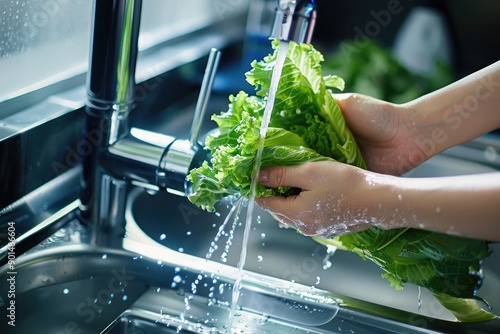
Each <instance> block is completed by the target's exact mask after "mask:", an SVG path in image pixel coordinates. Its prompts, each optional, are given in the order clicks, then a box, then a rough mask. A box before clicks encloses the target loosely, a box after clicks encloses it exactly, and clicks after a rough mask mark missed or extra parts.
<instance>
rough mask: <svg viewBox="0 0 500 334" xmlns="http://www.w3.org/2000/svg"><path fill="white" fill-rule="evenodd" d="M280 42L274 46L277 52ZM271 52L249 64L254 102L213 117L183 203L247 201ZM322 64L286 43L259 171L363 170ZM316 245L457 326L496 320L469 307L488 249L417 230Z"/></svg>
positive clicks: (236, 103)
mask: <svg viewBox="0 0 500 334" xmlns="http://www.w3.org/2000/svg"><path fill="white" fill-rule="evenodd" d="M277 47H278V42H277V41H273V48H274V49H275V50H276V49H277ZM276 58H277V51H275V52H274V54H272V55H269V56H267V57H265V58H264V59H263V60H261V61H254V62H253V63H252V70H251V71H249V72H248V73H246V78H247V81H248V82H249V83H250V84H252V85H253V86H254V87H255V89H256V93H255V95H249V94H247V93H244V92H239V93H238V94H237V95H231V96H230V97H229V102H230V103H229V107H228V110H227V111H226V112H222V113H221V114H219V115H214V116H213V117H212V119H213V120H214V121H215V122H216V123H217V126H218V128H217V130H216V131H215V132H213V133H212V134H210V135H209V136H208V137H207V139H206V143H205V145H206V146H205V147H206V149H208V150H210V153H211V155H212V158H211V160H210V162H207V161H205V162H204V163H203V165H202V166H201V167H200V168H197V169H194V170H192V171H191V173H190V175H189V176H188V179H189V180H190V181H191V183H192V194H191V195H190V196H189V200H190V201H191V202H192V203H194V204H196V205H197V206H199V207H201V208H203V209H205V210H208V211H213V210H214V204H215V203H216V202H217V201H219V200H220V199H222V198H225V197H227V196H230V195H240V194H241V195H242V196H244V197H249V195H250V184H251V176H252V175H251V174H252V171H253V165H254V162H255V154H256V151H257V146H258V143H259V138H260V125H261V122H262V118H263V113H264V109H265V105H266V101H267V94H268V92H269V87H270V82H271V75H272V71H273V68H274V64H275V62H276ZM322 61H323V56H322V55H321V53H319V52H318V51H317V50H315V49H314V47H313V46H312V45H308V44H300V45H299V44H296V43H293V42H292V43H290V45H289V50H288V53H287V57H286V60H285V64H284V67H283V72H282V75H281V78H280V82H279V85H278V90H277V94H276V100H275V105H274V107H273V112H272V116H271V120H270V124H269V130H268V131H267V134H266V137H265V141H264V150H263V154H262V164H261V166H278V165H279V166H290V165H297V164H301V163H304V162H308V161H322V160H336V161H339V162H343V163H347V164H351V165H354V166H357V167H360V168H366V165H365V163H364V161H363V159H362V156H361V153H360V151H359V149H358V146H357V145H356V143H355V140H354V137H353V135H352V133H351V132H350V131H349V129H348V128H347V127H346V124H345V121H344V118H343V116H342V113H341V111H340V109H339V107H338V106H337V104H336V103H335V100H334V99H333V96H332V91H331V89H335V90H340V91H341V90H343V89H344V81H343V80H342V79H341V78H339V77H336V76H326V77H324V76H323V74H322V68H321V62H322ZM293 192H294V189H289V188H285V187H282V188H279V189H269V188H265V187H264V186H262V185H259V186H258V189H257V196H258V197H260V196H276V195H285V196H286V195H289V194H291V193H293ZM315 240H316V241H317V242H319V243H322V244H325V245H327V246H331V247H337V248H339V249H343V250H346V251H351V252H355V253H357V254H359V255H360V256H361V257H363V258H365V259H369V260H371V261H373V262H375V263H377V264H378V265H379V266H380V267H381V268H382V269H383V270H384V274H383V276H384V277H385V278H387V279H388V280H389V282H390V283H391V285H392V286H394V287H395V288H396V289H402V287H403V285H404V284H405V283H413V284H416V285H419V286H422V287H424V288H427V289H428V290H429V291H430V292H431V293H432V294H434V295H435V296H436V298H437V299H438V300H439V301H440V302H441V304H442V305H444V306H445V307H446V308H448V309H449V310H450V311H451V312H453V313H454V314H455V316H456V318H457V319H458V320H461V321H484V320H490V319H494V318H495V316H494V315H493V314H491V313H489V312H487V311H485V310H483V309H481V308H480V307H479V306H478V304H477V302H476V301H475V300H474V299H479V298H478V297H476V291H477V289H479V287H480V285H481V282H482V276H481V274H480V262H481V260H482V259H483V258H485V257H486V256H488V255H489V246H488V242H486V241H481V240H470V239H466V238H461V237H457V236H451V235H444V234H439V233H434V232H428V231H422V230H416V229H393V230H382V229H379V228H377V227H372V228H370V229H368V230H366V231H363V232H359V233H353V234H349V235H344V236H340V237H336V238H333V239H330V240H325V239H320V238H315Z"/></svg>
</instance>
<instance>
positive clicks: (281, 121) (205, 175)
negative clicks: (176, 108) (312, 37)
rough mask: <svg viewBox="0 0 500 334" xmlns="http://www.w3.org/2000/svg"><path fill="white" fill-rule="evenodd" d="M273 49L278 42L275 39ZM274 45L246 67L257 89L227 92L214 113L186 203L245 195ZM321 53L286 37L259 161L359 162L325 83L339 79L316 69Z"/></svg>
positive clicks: (270, 192) (263, 192) (337, 83)
mask: <svg viewBox="0 0 500 334" xmlns="http://www.w3.org/2000/svg"><path fill="white" fill-rule="evenodd" d="M273 47H274V48H275V49H277V47H278V42H277V41H274V42H273ZM276 58H277V51H276V52H275V53H274V54H272V55H269V56H267V57H265V58H264V60H262V61H254V62H253V63H252V64H251V65H252V70H251V71H249V72H248V73H246V78H247V81H248V82H249V83H250V84H252V85H253V86H254V87H255V89H256V94H255V96H249V95H248V94H246V93H245V92H239V93H238V94H237V95H236V96H234V95H231V96H230V97H229V102H230V103H229V108H228V111H226V112H223V113H221V114H220V115H214V116H213V117H212V119H213V120H214V121H215V122H216V123H217V127H218V129H217V131H216V132H214V133H212V134H210V135H209V136H208V137H207V139H206V142H205V148H206V149H208V150H210V153H211V155H212V158H211V160H210V163H209V162H205V163H204V164H203V165H202V166H201V167H200V168H197V169H194V170H192V171H191V173H190V175H189V176H188V179H189V180H190V181H191V183H192V195H191V196H189V199H190V201H191V202H192V203H194V204H196V205H198V206H199V207H202V208H203V209H205V210H208V211H213V210H214V204H215V203H216V202H217V201H219V200H220V199H222V198H225V197H227V196H230V195H235V194H241V195H243V196H245V197H248V196H249V195H250V183H251V173H252V166H253V165H254V161H255V153H256V151H257V146H258V143H259V138H260V132H259V129H260V125H261V122H262V118H263V114H264V109H265V106H266V101H267V94H268V92H269V87H270V83H271V76H272V72H273V69H274V64H275V62H276ZM322 61H323V56H322V55H321V53H320V52H318V51H317V50H315V49H314V47H313V46H312V45H309V44H297V43H290V45H289V50H288V53H287V57H286V60H285V64H284V66H283V71H282V75H281V78H280V82H279V85H278V90H277V94H276V98H275V104H274V108H273V111H272V116H271V121H270V124H269V129H268V131H267V134H266V138H265V141H264V150H263V153H262V164H261V166H263V167H264V166H277V165H281V166H287V165H288V166H289V165H297V164H300V163H304V162H307V161H321V160H331V159H335V160H337V161H340V162H345V163H349V164H352V165H355V166H358V167H362V168H365V163H364V161H363V159H362V157H361V153H360V151H359V149H358V147H357V145H356V143H355V141H354V137H353V135H352V134H351V132H350V131H349V129H348V128H347V127H346V124H345V121H344V118H343V116H342V113H341V111H340V108H339V107H338V106H337V104H336V103H335V100H334V99H333V97H332V92H331V90H330V89H335V90H337V91H341V90H343V88H344V81H343V80H342V79H341V78H339V77H336V76H327V77H323V76H322V69H321V62H322ZM292 192H293V189H288V188H280V189H268V188H265V187H263V186H261V185H259V186H258V189H257V194H256V195H257V197H260V196H276V195H287V194H290V193H292Z"/></svg>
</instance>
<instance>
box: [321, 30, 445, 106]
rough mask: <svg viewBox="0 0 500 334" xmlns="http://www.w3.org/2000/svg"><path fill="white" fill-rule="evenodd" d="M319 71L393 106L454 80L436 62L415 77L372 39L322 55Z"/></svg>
mask: <svg viewBox="0 0 500 334" xmlns="http://www.w3.org/2000/svg"><path fill="white" fill-rule="evenodd" d="M323 72H324V73H335V74H336V75H338V76H340V77H342V78H343V79H344V80H345V81H346V82H347V83H349V87H348V89H347V91H349V92H356V93H360V94H366V95H369V96H373V97H376V98H378V99H382V100H384V101H389V102H393V103H404V102H408V101H411V100H413V99H416V98H418V97H420V96H422V95H424V94H427V93H430V92H432V91H435V90H437V89H439V88H441V87H444V86H446V85H448V84H450V83H452V82H453V81H454V76H453V73H452V71H451V68H450V67H449V66H448V65H446V64H444V63H442V62H440V61H437V62H436V63H435V64H434V72H433V73H432V74H430V75H422V74H416V73H413V72H411V71H410V70H409V69H407V68H406V67H405V66H404V65H403V64H401V62H400V61H399V60H398V59H397V58H396V57H395V56H394V55H393V54H392V53H391V51H390V50H388V49H386V48H384V47H382V46H380V45H379V44H378V43H376V42H375V41H373V40H371V41H370V42H367V44H366V45H363V46H362V47H359V46H357V44H356V43H355V42H353V41H344V42H342V43H340V47H339V49H338V50H337V51H336V52H333V53H330V54H328V55H327V56H325V62H324V64H323Z"/></svg>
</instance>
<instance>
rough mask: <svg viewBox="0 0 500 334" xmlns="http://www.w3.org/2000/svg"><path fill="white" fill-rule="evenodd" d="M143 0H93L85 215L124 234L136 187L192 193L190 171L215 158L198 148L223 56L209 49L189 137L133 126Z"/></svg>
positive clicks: (81, 212) (106, 228)
mask: <svg viewBox="0 0 500 334" xmlns="http://www.w3.org/2000/svg"><path fill="white" fill-rule="evenodd" d="M141 5H142V0H113V1H108V0H94V12H93V15H94V16H93V30H92V45H91V54H90V68H89V71H88V75H87V105H86V108H85V111H84V112H85V114H84V115H85V129H84V131H83V135H84V138H83V144H82V145H84V147H85V148H86V152H85V153H86V154H85V156H84V157H83V158H84V159H83V173H82V179H81V184H82V192H81V195H80V203H81V204H80V210H79V216H80V218H81V220H82V221H83V222H86V223H88V224H92V225H95V226H96V227H97V229H96V230H98V231H103V232H111V233H112V234H123V233H124V229H125V208H126V201H127V198H128V192H129V190H130V188H131V186H138V187H142V188H144V189H146V190H147V191H148V192H150V193H155V192H158V191H160V190H166V191H168V192H171V193H174V194H177V195H181V196H186V195H188V194H189V191H190V184H189V182H187V179H186V176H187V175H188V174H189V172H190V170H191V169H193V168H197V167H199V166H200V165H201V164H202V163H203V162H204V161H206V160H209V157H208V153H207V151H206V150H204V149H203V147H202V146H201V144H199V143H198V134H199V131H200V125H201V120H202V119H203V114H204V111H205V109H206V104H207V101H208V97H209V95H210V93H211V88H212V85H213V80H214V75H215V71H216V67H217V64H218V62H219V58H220V57H219V56H220V52H219V50H217V49H213V50H212V51H211V52H210V56H209V64H208V65H207V69H206V72H205V79H204V82H203V85H202V90H201V93H200V98H199V100H198V104H197V107H196V112H195V119H194V122H193V126H192V129H191V134H190V136H189V140H188V139H186V140H183V139H179V138H174V137H171V136H168V135H163V134H159V133H155V132H151V131H146V130H142V129H138V128H134V127H131V126H130V124H129V117H128V116H129V114H130V112H131V111H132V109H133V108H134V105H135V102H134V87H135V80H134V78H135V69H136V63H137V56H138V38H139V27H140V16H141Z"/></svg>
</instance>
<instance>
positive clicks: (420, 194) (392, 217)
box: [378, 173, 500, 241]
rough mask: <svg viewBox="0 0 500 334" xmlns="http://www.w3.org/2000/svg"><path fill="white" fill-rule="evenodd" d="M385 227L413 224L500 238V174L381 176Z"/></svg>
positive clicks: (429, 228)
mask: <svg viewBox="0 0 500 334" xmlns="http://www.w3.org/2000/svg"><path fill="white" fill-rule="evenodd" d="M379 181H380V182H378V184H379V185H381V187H383V188H385V190H389V191H387V192H380V193H382V194H384V195H383V199H382V203H383V204H382V208H383V210H384V214H382V215H381V216H382V217H384V219H382V220H381V221H380V224H381V225H382V227H384V228H396V227H411V228H420V229H426V230H431V231H436V232H442V233H449V234H456V235H461V236H467V237H471V238H478V239H484V240H491V241H500V173H489V174H477V175H467V176H459V177H440V178H397V177H391V176H380V179H379Z"/></svg>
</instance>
